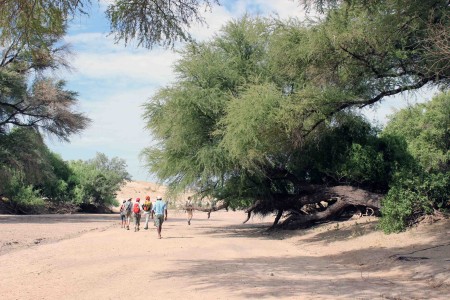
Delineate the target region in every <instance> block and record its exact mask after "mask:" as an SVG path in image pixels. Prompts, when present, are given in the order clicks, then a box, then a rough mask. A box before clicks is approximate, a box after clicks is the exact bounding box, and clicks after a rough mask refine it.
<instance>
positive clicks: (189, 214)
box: [185, 196, 194, 225]
mask: <svg viewBox="0 0 450 300" xmlns="http://www.w3.org/2000/svg"><path fill="white" fill-rule="evenodd" d="M185 208H186V213H187V222H188V225H191V220H192V216H193V215H194V206H193V204H192V198H191V196H189V197H188V200H187V201H186V207H185Z"/></svg>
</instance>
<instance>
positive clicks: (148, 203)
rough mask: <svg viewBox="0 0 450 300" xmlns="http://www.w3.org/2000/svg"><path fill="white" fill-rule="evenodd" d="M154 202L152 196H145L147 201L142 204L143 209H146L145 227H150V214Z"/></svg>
mask: <svg viewBox="0 0 450 300" xmlns="http://www.w3.org/2000/svg"><path fill="white" fill-rule="evenodd" d="M152 206H153V205H152V202H151V201H150V196H147V197H145V202H144V204H143V205H142V210H143V211H144V217H145V226H144V229H145V230H147V229H148V220H149V219H150V214H151V212H152Z"/></svg>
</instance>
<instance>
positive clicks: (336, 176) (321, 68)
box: [143, 1, 449, 225]
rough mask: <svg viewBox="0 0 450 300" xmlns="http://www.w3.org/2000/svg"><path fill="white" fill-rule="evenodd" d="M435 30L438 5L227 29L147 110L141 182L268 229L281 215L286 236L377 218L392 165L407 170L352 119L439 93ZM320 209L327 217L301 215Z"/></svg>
mask: <svg viewBox="0 0 450 300" xmlns="http://www.w3.org/2000/svg"><path fill="white" fill-rule="evenodd" d="M352 3H353V2H352ZM443 23H444V24H448V2H447V1H425V2H424V1H408V5H406V2H405V1H374V2H373V3H372V2H371V3H370V5H359V2H354V3H353V4H351V5H347V4H346V2H344V3H343V4H342V5H341V6H339V7H338V8H334V9H330V10H328V11H327V14H326V17H325V18H324V19H323V20H322V21H321V22H319V23H316V24H311V23H309V24H301V23H299V22H297V21H295V20H293V21H289V22H281V21H269V20H261V19H250V18H248V17H245V18H243V19H241V20H240V21H237V22H232V23H229V24H228V25H227V26H225V27H224V29H223V31H222V32H221V34H220V35H218V36H216V37H215V38H214V39H213V40H212V41H211V42H206V43H192V44H190V45H188V46H187V47H186V48H185V49H184V52H183V58H182V59H181V60H180V61H179V62H178V64H177V66H176V69H175V70H176V72H177V74H178V81H177V82H176V83H175V84H173V85H171V86H169V87H167V88H164V89H161V90H160V91H159V92H158V93H157V94H156V95H155V96H154V97H153V98H152V100H151V101H150V102H149V103H148V105H147V106H146V114H145V117H146V118H147V120H148V128H149V129H150V130H151V131H152V134H153V135H154V136H155V137H156V138H157V139H158V140H159V141H160V143H159V145H157V146H155V147H150V148H148V149H146V150H145V151H144V152H143V154H144V156H145V158H146V160H147V162H148V166H149V169H150V171H151V172H153V173H155V174H157V176H158V177H159V178H160V179H161V180H163V181H166V182H167V183H169V185H170V186H171V187H172V188H173V189H174V190H177V189H183V188H186V187H191V186H194V187H196V188H197V189H198V191H199V194H201V195H202V196H212V197H217V198H219V199H224V200H225V201H226V202H227V203H229V204H231V205H235V206H240V207H245V206H250V210H253V211H255V212H261V213H268V212H277V218H276V220H275V223H276V222H278V219H279V218H280V217H281V215H282V214H283V212H289V213H290V217H288V218H287V219H286V221H285V224H286V225H302V224H305V223H309V222H312V221H317V220H322V219H325V218H329V217H331V216H333V215H336V214H338V213H340V212H342V211H343V210H344V209H345V208H346V207H349V206H354V205H362V206H366V207H371V208H374V209H377V208H379V200H380V198H381V197H382V195H383V194H384V193H385V192H386V191H387V188H388V181H389V178H390V176H391V174H392V172H393V170H392V168H393V166H395V165H398V164H394V163H393V162H394V161H395V162H398V163H402V162H406V161H407V160H408V159H407V155H406V154H405V153H404V152H405V146H404V145H403V147H401V143H395V144H394V145H393V146H390V145H389V144H388V143H387V142H386V141H384V140H382V139H379V138H377V135H376V132H375V131H373V129H371V128H370V126H369V125H368V124H367V123H366V122H364V121H363V120H361V119H360V118H359V117H358V116H354V115H353V114H352V112H354V111H355V109H358V108H360V107H364V106H367V105H373V104H375V103H377V102H379V101H381V100H382V99H383V98H384V97H386V96H389V95H394V94H396V93H400V92H403V91H406V90H414V89H418V88H420V87H422V86H424V85H427V84H432V85H438V86H441V87H444V88H445V87H446V86H448V83H449V69H448V66H449V64H448V63H447V62H448V57H445V56H442V57H441V60H440V61H436V60H435V59H434V58H433V57H432V55H430V51H429V49H430V48H432V47H433V43H432V42H430V39H429V38H428V35H427V34H428V32H429V28H430V26H433V24H443ZM430 24H431V25H430ZM439 26H440V25H439ZM399 145H400V146H399ZM323 200H327V206H328V208H326V209H325V208H320V209H319V210H320V211H316V212H314V213H312V214H306V213H305V210H306V205H307V204H311V203H320V202H321V201H323Z"/></svg>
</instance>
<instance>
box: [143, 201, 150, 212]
mask: <svg viewBox="0 0 450 300" xmlns="http://www.w3.org/2000/svg"><path fill="white" fill-rule="evenodd" d="M151 208H152V203H151V202H150V201H145V203H144V205H142V209H143V210H144V211H149V210H150V209H151Z"/></svg>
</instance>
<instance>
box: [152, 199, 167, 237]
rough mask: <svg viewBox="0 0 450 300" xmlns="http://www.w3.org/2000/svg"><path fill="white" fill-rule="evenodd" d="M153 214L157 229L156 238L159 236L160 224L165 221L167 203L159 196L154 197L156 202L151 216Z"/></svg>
mask: <svg viewBox="0 0 450 300" xmlns="http://www.w3.org/2000/svg"><path fill="white" fill-rule="evenodd" d="M153 214H154V215H155V226H156V230H157V231H158V238H161V231H162V224H163V222H164V221H167V204H166V203H165V202H164V201H162V198H161V196H158V197H156V202H155V204H154V205H153V209H152V218H153Z"/></svg>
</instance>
